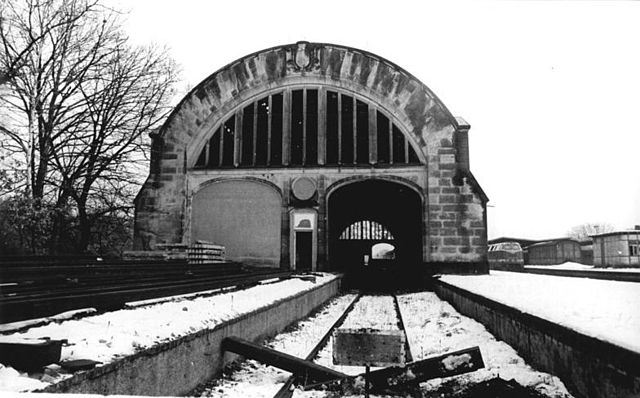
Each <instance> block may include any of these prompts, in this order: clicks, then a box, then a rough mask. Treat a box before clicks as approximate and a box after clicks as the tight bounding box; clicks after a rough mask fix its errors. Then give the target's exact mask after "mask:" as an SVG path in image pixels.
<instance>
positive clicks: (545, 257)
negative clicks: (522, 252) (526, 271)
mask: <svg viewBox="0 0 640 398" xmlns="http://www.w3.org/2000/svg"><path fill="white" fill-rule="evenodd" d="M527 260H528V262H527V264H531V265H555V264H562V263H565V262H567V261H570V262H576V263H579V262H581V250H580V242H578V241H576V240H573V239H569V238H563V239H555V240H549V241H545V242H540V243H535V244H533V245H531V246H529V247H527Z"/></svg>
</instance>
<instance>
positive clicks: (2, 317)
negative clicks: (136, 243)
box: [0, 261, 292, 323]
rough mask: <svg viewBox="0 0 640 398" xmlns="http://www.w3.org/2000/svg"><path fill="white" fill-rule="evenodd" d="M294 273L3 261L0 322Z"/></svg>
mask: <svg viewBox="0 0 640 398" xmlns="http://www.w3.org/2000/svg"><path fill="white" fill-rule="evenodd" d="M291 275H292V272H291V271H282V270H279V269H277V270H273V269H258V268H253V269H249V268H245V267H243V266H241V264H238V263H230V262H225V263H209V264H206V263H205V264H188V263H187V262H185V261H171V262H169V261H167V262H122V261H118V262H110V263H105V262H97V261H95V262H92V261H84V262H82V261H80V262H75V263H74V262H70V263H67V264H46V265H42V264H40V263H35V262H33V263H29V262H27V263H8V264H0V322H1V323H9V322H16V321H21V320H26V319H33V318H39V317H46V316H51V315H55V314H59V313H61V312H65V311H70V310H76V309H81V308H96V309H97V310H98V311H108V310H115V309H120V308H124V306H125V304H126V303H127V302H132V301H139V300H147V299H154V298H160V297H166V296H174V295H180V294H187V293H194V292H198V291H203V290H213V289H220V288H226V287H232V286H238V287H245V286H250V285H254V284H257V283H259V282H261V281H263V280H267V279H273V278H286V277H290V276H291Z"/></svg>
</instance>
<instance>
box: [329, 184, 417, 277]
mask: <svg viewBox="0 0 640 398" xmlns="http://www.w3.org/2000/svg"><path fill="white" fill-rule="evenodd" d="M327 216H328V227H329V236H328V237H329V262H330V266H331V268H332V269H335V270H343V271H347V272H350V271H357V270H362V269H363V268H364V256H365V254H369V253H370V250H371V246H372V245H373V244H375V243H379V242H380V240H377V241H374V240H367V239H350V240H348V239H340V235H341V234H342V233H343V231H344V230H345V229H346V228H347V227H349V226H351V225H352V224H353V223H355V222H358V221H361V220H369V221H373V222H375V223H379V224H381V225H382V226H384V227H385V228H387V229H388V230H389V231H390V232H391V233H392V234H393V238H394V239H393V245H394V246H395V259H393V260H392V261H389V262H387V263H386V264H385V267H388V268H390V271H391V272H393V273H394V274H395V273H397V274H398V275H401V274H402V273H404V272H405V271H408V270H410V269H415V267H417V266H418V265H419V264H420V263H421V260H422V200H421V197H420V195H419V194H418V193H417V192H416V191H415V190H413V189H411V188H409V187H408V186H406V185H403V184H401V183H396V182H391V181H387V180H379V179H370V180H364V181H358V182H354V183H350V184H347V185H345V186H342V187H339V188H337V189H336V190H335V191H333V192H332V193H331V195H330V196H329V202H328V214H327ZM343 236H344V235H343ZM370 265H373V266H375V265H376V264H375V263H372V264H370ZM369 268H371V267H369Z"/></svg>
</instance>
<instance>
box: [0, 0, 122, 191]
mask: <svg viewBox="0 0 640 398" xmlns="http://www.w3.org/2000/svg"><path fill="white" fill-rule="evenodd" d="M20 4H21V6H19V7H18V6H14V7H12V8H10V11H11V12H12V14H11V15H10V20H11V21H12V23H11V24H10V25H8V29H7V31H6V32H5V33H3V34H2V36H0V40H1V41H2V43H1V44H2V47H3V48H4V51H3V52H2V53H0V64H2V65H4V68H5V69H9V68H11V65H14V64H19V65H20V68H19V69H14V71H13V73H14V74H15V75H14V76H13V78H12V79H10V80H8V82H7V86H8V89H9V94H8V95H5V96H3V105H4V106H5V107H7V108H8V109H9V110H10V111H12V112H13V113H14V114H17V115H19V116H21V119H22V125H23V127H24V128H23V131H19V132H15V134H14V135H10V136H9V137H7V138H9V140H8V141H9V142H10V143H12V144H13V149H14V150H15V151H17V152H22V153H24V157H25V165H26V169H27V172H26V178H27V180H26V187H25V188H26V191H27V194H28V196H31V197H33V198H34V199H42V197H43V195H44V194H45V186H46V184H47V179H48V178H50V177H51V176H50V172H51V170H50V168H49V166H50V164H51V156H52V153H53V152H54V151H56V150H58V149H59V148H58V141H59V138H60V137H61V136H62V135H64V134H65V133H66V132H68V131H70V130H73V129H74V128H76V126H77V124H78V116H79V115H81V112H79V111H80V110H81V108H82V106H83V103H82V96H81V95H80V94H81V93H80V90H79V87H80V83H81V82H82V81H84V80H85V79H86V76H87V73H88V71H89V70H90V68H91V67H92V66H93V65H95V64H96V63H99V62H101V61H102V59H103V58H104V57H106V56H107V55H108V54H109V53H110V52H111V51H113V49H112V48H111V47H112V45H111V43H112V42H114V41H117V40H122V39H121V38H120V37H119V36H121V33H120V32H119V31H118V30H117V26H116V24H115V20H116V18H115V15H114V14H113V13H106V12H105V10H104V9H102V8H101V7H100V6H99V5H98V4H97V3H96V2H95V1H92V2H90V1H87V0H58V1H56V0H50V1H40V0H26V1H25V2H24V3H20ZM7 18H9V17H7ZM36 39H37V40H36ZM16 42H17V43H25V42H28V43H29V44H22V45H20V44H16ZM29 45H30V50H29V51H28V52H24V51H20V52H19V51H18V48H21V47H25V46H29ZM63 200H64V198H63Z"/></svg>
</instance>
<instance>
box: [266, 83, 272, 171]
mask: <svg viewBox="0 0 640 398" xmlns="http://www.w3.org/2000/svg"><path fill="white" fill-rule="evenodd" d="M272 97H273V96H272V95H270V96H269V100H268V101H269V102H268V105H267V107H268V108H269V109H268V111H267V166H271V119H272V115H273V101H272Z"/></svg>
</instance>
